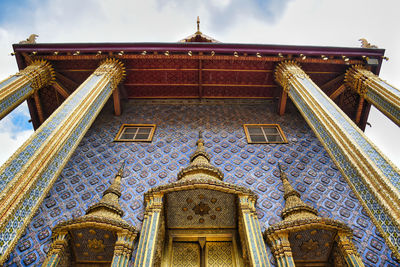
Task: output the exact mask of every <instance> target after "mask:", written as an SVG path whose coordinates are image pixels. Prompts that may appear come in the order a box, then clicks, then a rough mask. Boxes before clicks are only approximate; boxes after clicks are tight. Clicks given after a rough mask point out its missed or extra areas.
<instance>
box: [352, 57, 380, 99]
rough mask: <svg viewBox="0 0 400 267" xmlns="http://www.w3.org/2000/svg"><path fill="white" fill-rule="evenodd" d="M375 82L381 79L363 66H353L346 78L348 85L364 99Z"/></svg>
mask: <svg viewBox="0 0 400 267" xmlns="http://www.w3.org/2000/svg"><path fill="white" fill-rule="evenodd" d="M374 80H376V81H379V80H381V79H380V78H379V77H378V76H376V75H375V74H373V73H372V72H371V71H369V70H368V69H366V68H365V67H364V66H362V65H353V66H351V68H349V69H348V70H347V71H346V74H345V76H344V81H345V82H346V85H347V86H349V87H350V88H352V89H353V90H354V91H356V92H357V93H358V94H359V95H360V96H362V97H364V98H365V95H366V93H367V91H368V88H369V87H370V85H371V83H372V81H374Z"/></svg>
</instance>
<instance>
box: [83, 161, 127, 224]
mask: <svg viewBox="0 0 400 267" xmlns="http://www.w3.org/2000/svg"><path fill="white" fill-rule="evenodd" d="M124 166H125V162H123V163H122V165H121V167H120V169H119V170H118V173H117V174H116V175H115V178H114V181H113V183H112V184H111V185H110V187H109V188H107V189H106V190H105V191H104V192H103V197H102V198H101V199H100V201H99V202H97V203H96V204H94V205H92V206H90V207H89V208H88V210H87V211H86V215H89V214H90V215H95V216H96V215H98V216H101V217H112V218H119V219H121V217H122V216H123V215H124V211H123V210H122V208H121V206H120V205H119V198H120V197H121V178H122V176H123V173H124Z"/></svg>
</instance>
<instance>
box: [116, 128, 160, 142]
mask: <svg viewBox="0 0 400 267" xmlns="http://www.w3.org/2000/svg"><path fill="white" fill-rule="evenodd" d="M155 129H156V125H155V124H123V125H122V126H121V129H119V132H118V134H117V137H116V138H115V140H114V141H122V142H151V140H152V139H153V135H154V131H155Z"/></svg>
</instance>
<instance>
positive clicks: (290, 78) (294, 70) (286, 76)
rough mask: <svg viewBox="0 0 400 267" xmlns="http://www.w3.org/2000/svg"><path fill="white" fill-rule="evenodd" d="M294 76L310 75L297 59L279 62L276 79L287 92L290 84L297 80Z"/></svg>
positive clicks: (300, 77)
mask: <svg viewBox="0 0 400 267" xmlns="http://www.w3.org/2000/svg"><path fill="white" fill-rule="evenodd" d="M294 78H299V79H305V78H309V77H308V75H307V74H306V73H305V72H304V71H303V70H302V69H301V68H300V66H299V65H298V63H297V62H295V61H291V60H289V61H284V62H281V63H279V64H278V66H277V67H276V70H275V80H276V81H277V82H278V83H279V84H280V85H281V86H282V88H283V90H285V92H289V91H290V85H291V84H292V83H295V82H296V81H295V80H294Z"/></svg>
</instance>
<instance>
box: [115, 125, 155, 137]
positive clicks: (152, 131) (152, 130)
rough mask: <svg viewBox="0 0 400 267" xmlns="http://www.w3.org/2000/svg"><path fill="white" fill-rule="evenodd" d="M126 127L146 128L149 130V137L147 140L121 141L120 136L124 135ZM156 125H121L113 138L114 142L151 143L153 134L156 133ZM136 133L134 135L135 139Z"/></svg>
mask: <svg viewBox="0 0 400 267" xmlns="http://www.w3.org/2000/svg"><path fill="white" fill-rule="evenodd" d="M127 127H137V128H140V127H146V128H151V130H150V133H149V136H148V138H147V139H139V140H134V139H121V136H122V134H123V133H124V131H125V129H126V128H127ZM156 128H157V125H156V124H129V123H124V124H122V125H121V127H120V128H119V131H118V133H117V135H116V136H115V138H114V142H151V141H152V140H153V136H154V133H155V131H156ZM137 134H138V133H137V132H136V133H135V137H136V135H137Z"/></svg>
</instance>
